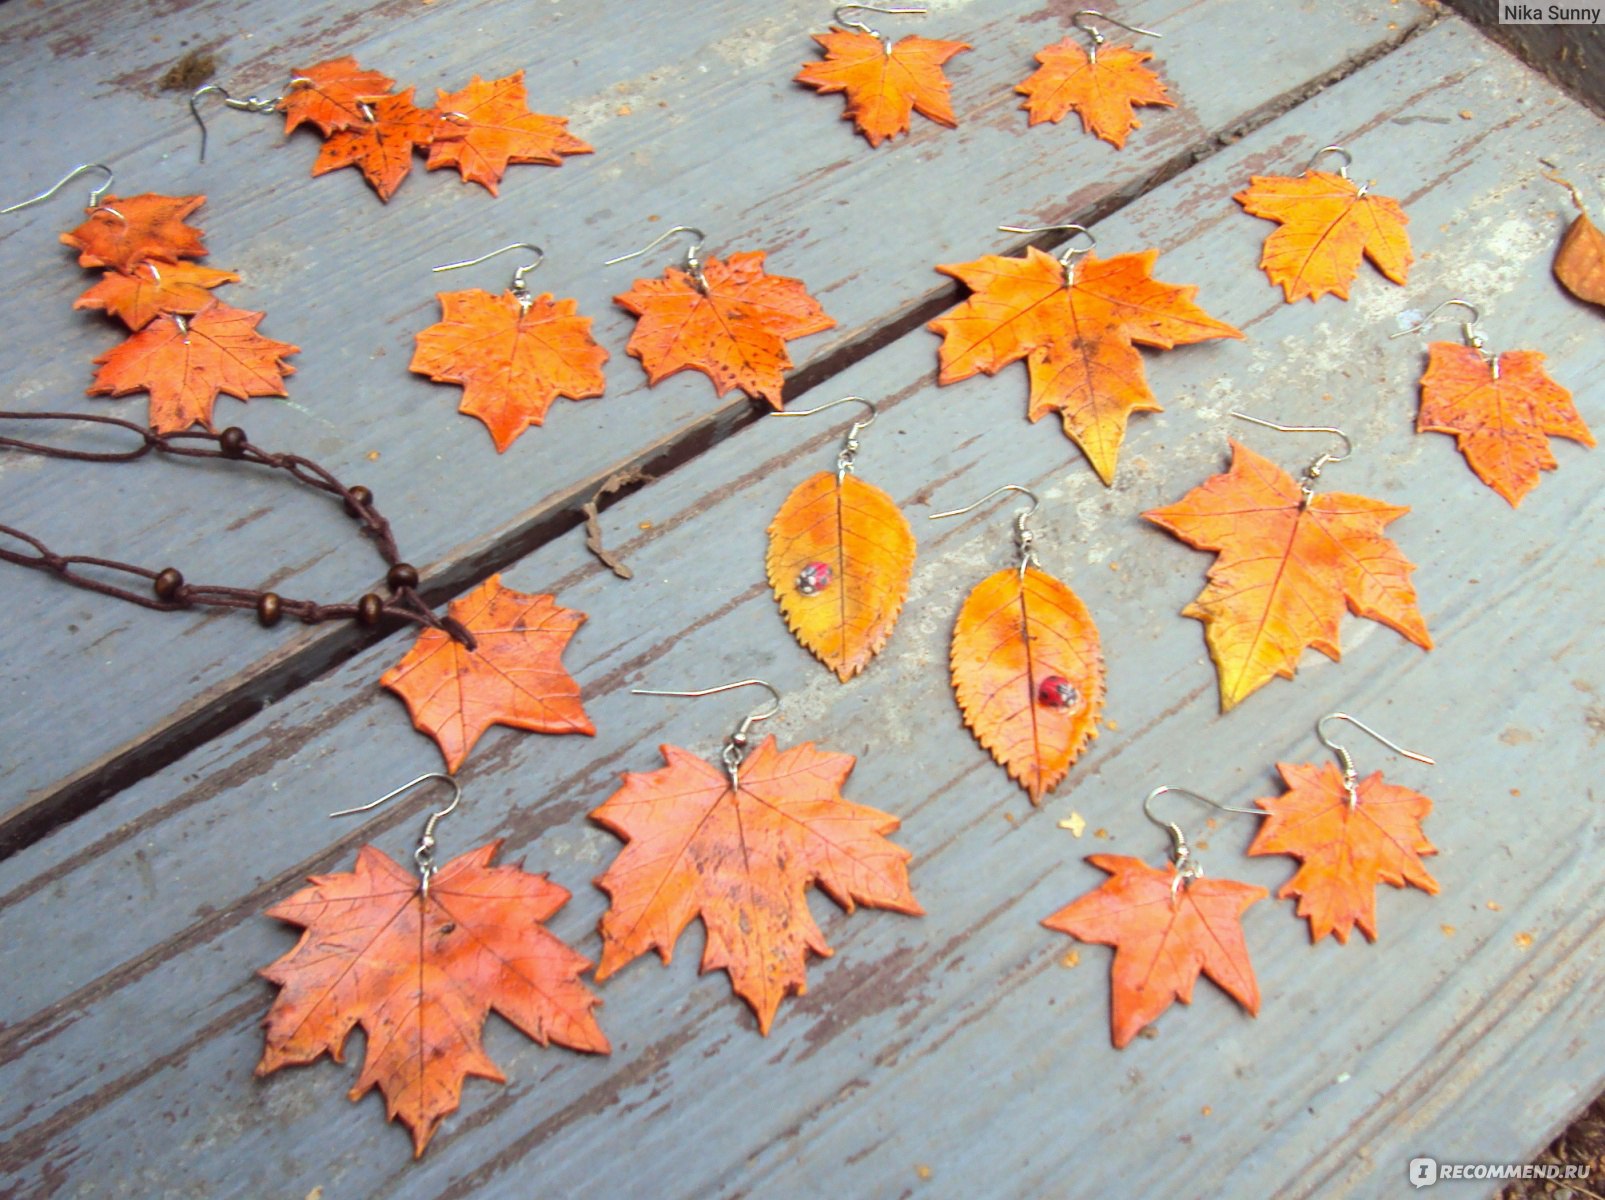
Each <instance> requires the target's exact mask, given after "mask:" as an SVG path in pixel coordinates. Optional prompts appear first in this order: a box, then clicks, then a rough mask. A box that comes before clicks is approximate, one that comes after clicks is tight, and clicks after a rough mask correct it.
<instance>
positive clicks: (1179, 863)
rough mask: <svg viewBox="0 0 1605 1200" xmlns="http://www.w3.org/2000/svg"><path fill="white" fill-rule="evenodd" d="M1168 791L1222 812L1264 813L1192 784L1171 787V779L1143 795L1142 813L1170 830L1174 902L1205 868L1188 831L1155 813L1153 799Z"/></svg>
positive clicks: (1253, 814) (1201, 875)
mask: <svg viewBox="0 0 1605 1200" xmlns="http://www.w3.org/2000/svg"><path fill="white" fill-rule="evenodd" d="M1168 792H1175V793H1177V794H1178V795H1182V796H1191V797H1192V798H1193V799H1194V800H1198V801H1200V802H1201V803H1204V804H1207V805H1209V806H1210V807H1211V808H1218V809H1220V811H1221V812H1229V813H1242V814H1244V815H1245V816H1250V817H1263V816H1264V815H1265V814H1264V813H1263V812H1261V811H1260V810H1259V809H1257V808H1235V807H1233V806H1232V805H1230V804H1222V803H1221V802H1220V801H1218V800H1211V799H1210V798H1209V797H1208V796H1202V795H1199V794H1198V793H1197V792H1195V791H1192V790H1191V789H1189V788H1183V787H1171V786H1170V785H1169V784H1168V783H1166V784H1161V785H1160V786H1158V787H1156V788H1155V789H1154V790H1153V791H1151V792H1149V793H1148V794H1147V795H1146V796H1144V797H1143V800H1142V815H1143V816H1145V817H1147V818H1148V819H1149V820H1150V821H1152V822H1153V823H1154V824H1155V825H1157V826H1159V828H1161V829H1163V830H1164V831H1165V832H1166V833H1168V834H1170V863H1171V865H1172V866H1173V867H1175V868H1176V874H1175V877H1174V878H1173V879H1172V880H1171V881H1170V900H1171V903H1172V904H1174V903H1175V902H1176V897H1177V895H1178V893H1179V892H1180V891H1181V888H1182V886H1183V885H1184V884H1185V883H1187V882H1189V881H1191V880H1194V879H1201V878H1203V875H1204V869H1203V867H1201V866H1199V865H1198V860H1197V859H1195V858H1194V857H1193V848H1192V847H1191V846H1190V845H1188V843H1187V835H1186V834H1185V833H1183V832H1182V830H1181V826H1180V825H1177V824H1176V823H1175V822H1174V821H1164V820H1161V819H1160V818H1158V817H1156V816H1154V810H1153V803H1154V801H1155V800H1157V799H1158V798H1159V797H1160V796H1163V795H1165V794H1166V793H1168Z"/></svg>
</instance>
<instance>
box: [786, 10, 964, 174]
mask: <svg viewBox="0 0 1605 1200" xmlns="http://www.w3.org/2000/svg"><path fill="white" fill-rule="evenodd" d="M814 41H816V42H818V43H819V44H820V45H821V46H822V47H824V50H825V57H824V59H823V60H821V61H818V62H811V63H804V64H803V69H802V70H801V71H799V72H798V73H797V82H798V83H806V84H808V85H809V86H810V87H814V88H818V89H819V91H820V92H821V93H822V94H825V95H830V94H832V93H834V92H845V93H846V96H847V111H846V112H844V113H843V114H842V116H843V117H844V118H845V119H846V120H849V121H851V122H853V124H854V125H855V126H857V128H858V132H859V133H861V134H863V135H864V136H865V137H866V138H868V139H869V144H870V145H871V146H879V145H880V144H881V143H882V142H883V141H886V140H887V139H888V138H894V137H896V136H897V135H898V134H900V133H907V132H908V127H909V120H910V117H911V115H912V114H913V113H915V112H918V113H919V114H920V115H921V116H924V117H929V118H930V119H931V120H933V121H935V122H936V123H937V124H938V125H946V126H947V127H948V128H949V129H952V128H954V127H955V126H957V125H958V119H957V118H956V117H955V116H954V115H953V102H952V101H951V100H950V99H949V93H950V92H951V91H952V85H951V84H950V83H948V81H947V76H946V75H944V74H943V73H942V66H943V64H944V63H946V62H947V60H948V59H950V58H952V57H953V56H954V55H955V54H958V53H960V52H961V51H964V50H968V49H969V48H970V47H969V46H968V45H966V44H965V43H964V42H942V41H933V40H932V39H930V38H922V37H906V38H902V39H901V40H899V41H898V42H897V43H896V44H895V45H893V44H890V43H888V42H883V41H881V39H880V38H878V37H876V36H875V35H874V34H872V33H859V32H855V31H851V30H845V29H841V28H838V27H837V26H834V25H833V26H831V30H830V32H829V33H816V34H814Z"/></svg>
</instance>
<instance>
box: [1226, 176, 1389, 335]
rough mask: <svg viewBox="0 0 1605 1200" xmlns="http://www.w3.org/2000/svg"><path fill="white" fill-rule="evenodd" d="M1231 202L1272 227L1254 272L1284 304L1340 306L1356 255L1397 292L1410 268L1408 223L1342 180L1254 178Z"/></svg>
mask: <svg viewBox="0 0 1605 1200" xmlns="http://www.w3.org/2000/svg"><path fill="white" fill-rule="evenodd" d="M1367 188H1369V185H1367ZM1233 199H1234V200H1236V201H1237V202H1238V203H1239V204H1241V205H1242V206H1243V209H1244V211H1246V212H1248V213H1250V214H1251V215H1253V216H1256V217H1264V218H1266V219H1267V220H1270V221H1277V222H1280V224H1281V226H1282V227H1281V228H1280V229H1278V230H1276V232H1274V233H1272V234H1271V235H1270V237H1268V238H1266V239H1265V248H1264V250H1263V251H1262V252H1261V254H1260V266H1261V267H1263V268H1264V269H1265V274H1267V275H1268V276H1270V279H1271V282H1272V283H1275V284H1280V285H1281V287H1282V294H1283V296H1284V297H1285V298H1286V300H1287V302H1288V303H1289V304H1292V303H1294V302H1295V301H1298V300H1302V299H1304V298H1305V297H1308V298H1309V299H1311V300H1319V299H1320V298H1321V297H1322V296H1324V295H1325V294H1326V293H1328V292H1332V293H1334V294H1336V295H1337V296H1338V297H1339V298H1341V299H1343V300H1347V299H1348V298H1349V284H1351V283H1353V282H1354V277H1355V275H1356V274H1358V272H1359V270H1360V256H1361V255H1362V254H1363V255H1364V256H1365V257H1366V258H1369V259H1370V260H1371V263H1372V265H1374V266H1375V267H1376V269H1377V270H1379V271H1381V272H1382V273H1383V274H1384V275H1386V276H1387V277H1388V278H1389V279H1391V280H1393V282H1394V283H1398V284H1402V283H1404V282H1405V279H1406V278H1407V276H1408V275H1409V273H1410V264H1411V263H1412V262H1414V261H1415V255H1414V254H1413V253H1412V252H1411V250H1410V238H1409V235H1408V234H1406V233H1405V231H1404V227H1405V225H1406V224H1407V223H1408V222H1409V220H1410V218H1409V217H1407V216H1405V215H1404V209H1402V208H1400V207H1399V202H1398V201H1397V200H1394V199H1391V198H1390V197H1388V196H1380V195H1378V194H1377V193H1375V192H1372V191H1369V190H1362V189H1361V188H1359V187H1358V186H1357V185H1356V184H1355V183H1354V181H1353V180H1351V179H1346V178H1344V177H1343V176H1342V175H1335V174H1332V173H1331V172H1328V171H1305V172H1304V174H1302V175H1299V176H1288V175H1255V176H1254V177H1253V178H1251V179H1250V180H1249V186H1248V187H1247V188H1246V189H1244V190H1243V191H1241V192H1238V193H1237V195H1236V196H1234V197H1233Z"/></svg>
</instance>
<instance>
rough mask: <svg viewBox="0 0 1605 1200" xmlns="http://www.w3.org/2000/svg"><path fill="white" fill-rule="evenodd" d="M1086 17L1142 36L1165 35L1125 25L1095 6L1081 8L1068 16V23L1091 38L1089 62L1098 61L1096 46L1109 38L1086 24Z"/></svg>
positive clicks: (1153, 30)
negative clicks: (1094, 18)
mask: <svg viewBox="0 0 1605 1200" xmlns="http://www.w3.org/2000/svg"><path fill="white" fill-rule="evenodd" d="M1087 17H1097V18H1098V20H1100V21H1108V22H1109V24H1111V25H1118V26H1120V28H1122V29H1124V30H1127V31H1128V32H1130V33H1140V34H1142V36H1143V37H1151V38H1162V37H1164V36H1165V35H1164V34H1162V33H1160V32H1159V31H1158V30H1155V29H1140V28H1138V27H1137V26H1135V25H1127V24H1126V23H1125V22H1124V21H1122V20H1119V19H1117V18H1115V17H1111V16H1109V15H1108V14H1107V13H1101V12H1099V11H1098V10H1097V9H1095V8H1083V9H1082V10H1081V11H1080V12H1077V13H1076V14H1075V15H1074V16H1072V17H1071V18H1070V24H1072V25H1074V26H1075V27H1076V28H1077V29H1079V30H1081V32H1082V33H1085V34H1087V35H1088V36H1089V37H1091V38H1092V49H1091V50H1090V51H1088V52H1087V59H1088V61H1089V62H1097V61H1098V47H1099V46H1101V45H1103V44H1104V42H1106V41H1108V40H1109V39H1108V38H1106V37H1104V35H1103V32H1102V31H1101V30H1098V29H1094V28H1093V27H1092V26H1091V25H1088V24H1087V22H1086V20H1085V18H1087Z"/></svg>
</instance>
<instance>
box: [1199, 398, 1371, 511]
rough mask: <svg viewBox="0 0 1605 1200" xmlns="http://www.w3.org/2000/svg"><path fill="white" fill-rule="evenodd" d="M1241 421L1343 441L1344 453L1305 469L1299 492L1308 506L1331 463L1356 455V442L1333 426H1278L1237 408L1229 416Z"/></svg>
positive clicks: (1325, 457)
mask: <svg viewBox="0 0 1605 1200" xmlns="http://www.w3.org/2000/svg"><path fill="white" fill-rule="evenodd" d="M1228 415H1229V416H1233V417H1236V418H1237V419H1238V420H1239V421H1247V422H1248V423H1249V424H1251V425H1263V426H1265V428H1266V429H1275V430H1277V431H1278V432H1280V433H1330V434H1332V435H1333V436H1334V437H1337V438H1340V439H1342V442H1343V453H1342V454H1333V453H1332V452H1331V451H1327V452H1325V453H1323V454H1321V455H1320V457H1318V458H1317V459H1316V460H1315V461H1314V462H1312V463H1311V464H1310V465H1309V466H1307V467H1305V468H1304V478H1303V479H1301V480H1299V485H1298V487H1299V491H1300V492H1301V493H1302V494H1303V496H1304V503H1305V504H1308V503H1309V502H1310V501H1311V500H1312V499H1314V498H1315V481H1316V480H1317V479H1319V478H1320V477H1321V472H1322V471H1324V470H1325V469H1326V468H1327V466H1328V465H1329V464H1331V463H1340V462H1342V461H1343V460H1344V459H1346V458H1348V457H1349V455H1351V454H1353V453H1354V442H1353V441H1352V440H1350V438H1349V435H1348V434H1346V433H1344V432H1343V431H1342V430H1341V429H1338V428H1336V427H1335V426H1332V425H1278V424H1277V423H1276V422H1275V421H1267V420H1265V419H1264V418H1262V417H1251V416H1249V415H1248V414H1247V413H1245V412H1238V411H1237V410H1236V409H1235V408H1234V409H1233V410H1232V411H1231V412H1230V413H1229V414H1228Z"/></svg>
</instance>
